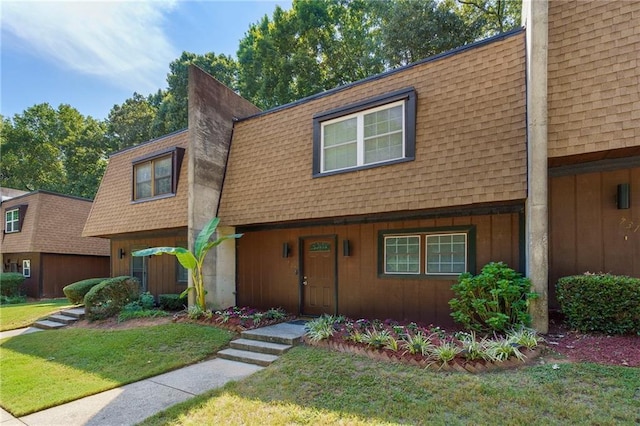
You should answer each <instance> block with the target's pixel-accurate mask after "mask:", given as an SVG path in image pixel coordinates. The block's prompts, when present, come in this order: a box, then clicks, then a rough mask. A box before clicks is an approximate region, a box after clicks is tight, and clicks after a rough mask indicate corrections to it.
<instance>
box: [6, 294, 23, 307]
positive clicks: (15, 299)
mask: <svg viewBox="0 0 640 426" xmlns="http://www.w3.org/2000/svg"><path fill="white" fill-rule="evenodd" d="M26 301H27V296H2V295H0V305H18V304H20V303H25V302H26Z"/></svg>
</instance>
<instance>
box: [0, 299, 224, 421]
mask: <svg viewBox="0 0 640 426" xmlns="http://www.w3.org/2000/svg"><path fill="white" fill-rule="evenodd" d="M2 309H4V308H2ZM231 337H232V334H231V333H229V332H228V331H225V330H220V329H218V328H215V327H205V326H201V325H196V324H176V323H171V324H163V325H157V326H150V327H136V328H131V329H126V330H103V329H90V328H77V327H69V328H65V329H62V330H56V331H54V332H41V333H32V334H27V335H21V336H17V337H13V338H10V339H6V340H3V341H2V345H0V359H2V362H1V363H0V377H2V407H3V408H5V409H6V410H8V411H10V412H11V413H12V414H13V415H14V416H23V415H26V414H29V413H32V412H35V411H40V410H43V409H45V408H49V407H51V406H56V405H60V404H63V403H65V402H68V401H72V400H76V399H79V398H82V397H85V396H88V395H93V394H96V393H98V392H102V391H105V390H108V389H113V388H116V387H118V386H122V385H125V384H127V383H132V382H136V381H139V380H142V379H146V378H148V377H152V376H156V375H158V374H162V373H166V372H169V371H173V370H175V369H177V368H180V367H183V366H186V365H190V364H193V363H195V362H198V361H201V360H203V359H206V358H209V357H211V356H212V355H213V354H215V353H216V352H217V351H218V350H220V349H222V348H223V347H224V346H225V345H226V344H227V343H228V342H229V340H231ZM43 372H46V374H43ZM34 389H37V390H38V391H37V392H34V391H33V390H34Z"/></svg>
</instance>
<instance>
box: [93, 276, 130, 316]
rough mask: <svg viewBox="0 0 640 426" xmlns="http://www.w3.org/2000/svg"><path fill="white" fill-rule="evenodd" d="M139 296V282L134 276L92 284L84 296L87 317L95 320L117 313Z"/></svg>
mask: <svg viewBox="0 0 640 426" xmlns="http://www.w3.org/2000/svg"><path fill="white" fill-rule="evenodd" d="M139 296H140V282H139V281H138V279H137V278H135V277H128V276H122V277H115V278H109V279H106V280H104V281H102V282H101V283H100V284H98V285H96V286H94V287H93V288H92V289H91V290H89V292H88V293H87V295H86V296H85V297H84V309H85V314H86V316H87V319H89V320H97V319H103V318H108V317H112V316H114V315H117V314H118V313H119V312H120V311H121V310H122V308H123V307H124V306H125V305H127V304H128V303H129V302H133V301H137V300H138V297H139Z"/></svg>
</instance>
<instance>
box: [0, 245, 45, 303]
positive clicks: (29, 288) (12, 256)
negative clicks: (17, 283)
mask: <svg viewBox="0 0 640 426" xmlns="http://www.w3.org/2000/svg"><path fill="white" fill-rule="evenodd" d="M23 260H30V261H31V277H29V278H25V280H24V283H23V284H22V292H23V293H24V294H25V295H27V296H28V297H32V298H34V299H38V298H40V281H41V277H42V274H41V270H42V262H41V254H40V253H34V252H29V253H3V256H2V261H3V269H2V270H3V271H4V272H11V264H12V263H15V264H16V265H17V268H16V269H17V271H14V272H19V273H22V261H23Z"/></svg>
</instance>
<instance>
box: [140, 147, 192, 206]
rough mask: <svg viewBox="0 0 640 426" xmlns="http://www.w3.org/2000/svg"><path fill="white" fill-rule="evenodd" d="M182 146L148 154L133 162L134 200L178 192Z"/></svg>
mask: <svg viewBox="0 0 640 426" xmlns="http://www.w3.org/2000/svg"><path fill="white" fill-rule="evenodd" d="M183 152H184V150H183V149H182V148H173V149H171V150H169V151H164V152H161V153H157V154H155V155H151V156H146V157H143V158H140V159H137V160H134V162H133V180H134V182H133V200H134V201H138V200H147V199H153V198H157V197H163V196H168V195H173V194H175V193H176V187H177V183H178V180H177V175H178V174H179V171H180V164H181V162H182V155H183Z"/></svg>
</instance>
